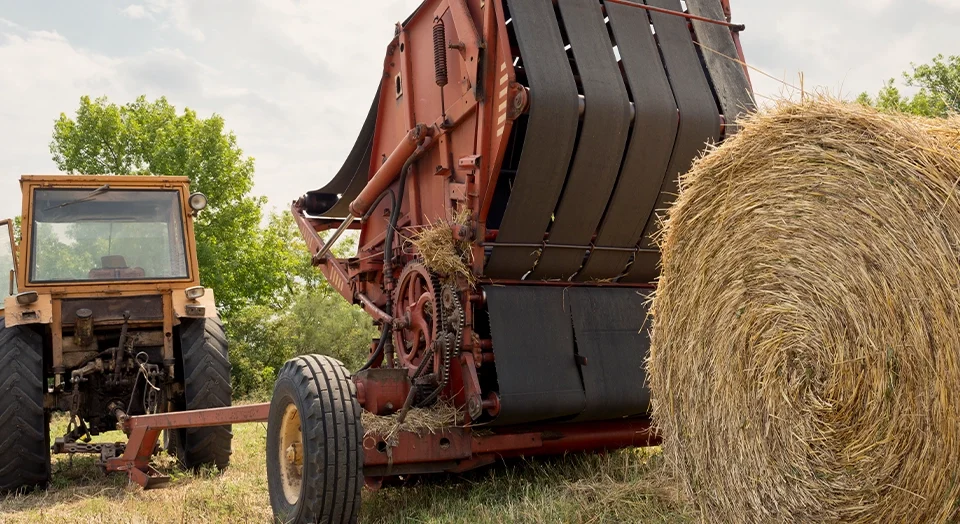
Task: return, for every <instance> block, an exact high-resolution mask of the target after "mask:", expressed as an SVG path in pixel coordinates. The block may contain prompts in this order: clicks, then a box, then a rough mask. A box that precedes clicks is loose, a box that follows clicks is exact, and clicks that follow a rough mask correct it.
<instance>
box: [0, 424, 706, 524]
mask: <svg viewBox="0 0 960 524" xmlns="http://www.w3.org/2000/svg"><path fill="white" fill-rule="evenodd" d="M65 424H66V419H64V418H56V419H54V428H52V431H51V433H52V434H54V435H59V434H62V433H63V431H62V430H63V427H64V426H65ZM122 437H123V435H122V434H121V433H118V432H117V433H111V434H107V435H101V436H100V437H98V438H97V440H98V441H104V442H110V441H122V440H123V438H122ZM265 443H266V428H265V426H264V425H263V424H242V425H237V426H234V441H233V448H234V449H233V457H232V461H231V465H230V467H229V468H228V469H227V470H226V471H225V472H224V473H222V474H217V473H214V472H212V471H201V472H200V473H186V472H183V471H180V470H179V469H177V467H176V464H175V462H174V460H173V459H171V458H170V457H167V456H165V455H161V456H159V457H157V458H156V460H155V466H156V467H157V468H158V469H160V470H161V471H164V472H166V473H167V474H170V475H171V476H172V477H173V480H172V482H171V484H169V485H168V486H167V487H166V488H163V489H157V490H150V491H143V490H141V489H140V488H139V487H130V486H128V485H127V482H126V476H124V475H120V474H111V475H105V474H104V473H102V472H101V471H100V470H99V468H98V467H97V466H96V465H95V464H94V461H93V458H91V457H81V456H76V457H74V458H73V460H72V461H71V460H70V459H69V458H68V457H64V456H55V457H54V464H53V481H52V485H51V487H50V489H49V490H48V491H46V492H44V493H33V494H27V495H20V496H8V497H6V498H5V499H2V500H0V522H3V523H8V522H10V523H14V522H17V523H19V522H24V523H26V522H30V523H33V522H51V523H52V522H57V523H63V522H85V523H87V522H89V523H114V522H124V523H127V522H131V523H141V522H142V523H167V522H184V523H186V522H189V523H193V522H231V523H233V522H264V523H266V522H270V521H271V518H272V514H271V512H270V503H269V500H268V497H267V484H266V472H265V471H266V470H265V465H264V447H265ZM658 465H659V455H658V454H656V453H655V452H650V451H644V450H631V451H622V452H618V453H612V454H608V455H604V456H597V455H593V456H569V457H566V458H555V459H550V460H524V461H517V462H512V463H510V464H498V465H496V466H491V467H490V468H487V469H484V470H480V471H476V472H471V473H468V474H465V475H456V476H438V477H427V478H418V479H408V480H406V481H403V482H400V481H398V482H397V484H400V485H391V486H388V487H384V488H382V489H381V490H379V491H377V492H369V491H365V492H364V495H363V510H362V514H361V522H364V523H367V522H370V523H394V522H396V523H400V522H418V523H419V522H423V523H444V522H456V523H461V522H462V523H467V522H469V523H487V522H490V523H493V522H497V523H499V522H524V523H526V522H535V523H536V522H542V523H548V522H549V523H560V522H564V523H565V522H596V523H607V522H663V523H674V522H687V521H688V520H689V515H685V514H684V511H683V510H682V509H681V507H680V506H679V505H678V504H676V503H675V502H674V500H675V497H674V495H673V493H672V492H671V491H670V490H669V489H668V488H666V487H665V486H666V485H668V483H667V482H663V481H662V480H660V474H659V473H658V471H659V467H658Z"/></svg>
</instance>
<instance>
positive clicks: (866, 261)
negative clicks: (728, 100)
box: [648, 97, 960, 522]
mask: <svg viewBox="0 0 960 524" xmlns="http://www.w3.org/2000/svg"><path fill="white" fill-rule="evenodd" d="M958 179H960V121H958V120H957V119H952V120H927V119H921V118H916V117H908V116H904V115H899V114H890V113H881V112H878V111H876V110H873V109H871V108H868V107H863V106H861V105H858V104H846V103H841V102H838V101H835V100H831V99H827V98H822V97H821V98H815V99H812V100H806V101H803V102H800V103H786V102H782V103H780V104H779V105H778V106H777V107H775V108H773V109H772V110H769V111H766V112H763V113H759V114H754V115H751V116H748V117H747V118H746V119H745V120H744V121H743V122H742V123H741V131H740V132H739V133H738V134H737V135H736V136H734V137H732V138H730V139H728V140H727V141H726V142H724V143H723V144H722V145H721V146H719V147H718V148H716V149H715V150H714V151H712V152H711V153H709V154H707V155H706V156H704V157H703V158H701V159H699V160H698V161H697V162H696V163H695V165H694V167H693V169H692V170H691V171H690V172H689V173H688V174H687V175H685V176H684V177H683V178H682V181H681V182H682V183H681V186H682V190H681V193H680V196H679V197H678V200H677V202H676V204H675V206H674V207H672V208H671V209H670V210H669V212H668V214H667V217H666V220H665V225H664V230H663V233H662V236H661V238H660V247H661V250H662V252H663V258H662V272H661V277H660V281H659V285H658V289H657V292H656V296H655V298H654V300H653V306H652V316H653V327H652V333H651V336H652V347H651V351H650V357H649V362H648V372H649V381H650V387H651V389H652V393H653V396H654V417H655V420H656V422H657V424H658V427H659V430H660V431H661V434H662V436H663V450H664V455H665V458H666V460H667V463H668V465H669V467H670V468H671V470H672V476H674V477H676V478H677V479H678V481H679V482H680V484H681V486H680V488H681V490H682V492H683V493H684V494H685V495H686V496H687V497H689V498H690V499H691V501H692V502H693V503H694V504H695V506H696V507H697V508H698V510H699V512H700V515H701V516H702V518H703V520H705V521H710V522H838V521H843V522H948V521H956V520H958V519H960V509H958V508H960V397H958V395H960V195H958V191H957V181H958Z"/></svg>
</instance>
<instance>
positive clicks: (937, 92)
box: [857, 55, 960, 118]
mask: <svg viewBox="0 0 960 524" xmlns="http://www.w3.org/2000/svg"><path fill="white" fill-rule="evenodd" d="M911 66H912V68H913V71H912V72H909V73H904V74H903V78H904V82H905V83H906V85H907V86H910V87H918V88H919V91H917V92H916V94H914V95H913V96H912V97H908V96H903V95H901V94H900V90H899V89H898V88H897V87H896V86H895V85H894V80H893V79H892V78H891V79H890V80H888V81H887V82H886V83H885V84H884V86H883V88H882V89H881V90H880V92H879V93H878V94H877V96H876V98H872V97H870V95H868V94H867V93H861V94H860V96H859V97H857V101H858V102H860V103H861V104H865V105H872V106H875V107H877V108H879V109H883V110H888V111H902V112H905V113H911V114H914V115H920V116H928V117H940V118H942V117H946V116H948V115H950V114H953V113H960V56H951V57H948V58H944V56H943V55H937V56H936V57H935V58H934V59H933V61H932V62H931V63H930V64H924V65H919V66H918V65H915V64H911Z"/></svg>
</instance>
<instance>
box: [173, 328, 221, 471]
mask: <svg viewBox="0 0 960 524" xmlns="http://www.w3.org/2000/svg"><path fill="white" fill-rule="evenodd" d="M180 355H181V366H182V368H181V369H182V370H183V389H184V399H183V401H182V402H181V403H180V405H179V406H177V408H179V409H180V410H188V411H192V410H195V409H207V408H222V407H227V406H229V405H230V403H231V395H232V394H233V389H232V387H231V386H230V360H229V358H228V357H227V337H226V335H225V334H224V332H223V325H222V324H220V321H219V320H218V319H216V318H206V319H203V318H201V319H181V321H180ZM164 433H166V435H165V439H164V440H166V445H167V451H168V452H169V453H171V454H172V455H174V456H176V457H177V459H178V460H179V461H180V463H181V464H183V466H184V467H185V468H188V469H196V468H199V467H201V466H216V467H217V468H218V469H221V470H222V469H224V468H226V467H227V465H228V464H229V463H230V453H231V451H230V445H231V442H232V441H233V433H232V432H231V426H215V427H203V428H186V429H174V430H168V431H166V432H164Z"/></svg>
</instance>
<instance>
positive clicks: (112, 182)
mask: <svg viewBox="0 0 960 524" xmlns="http://www.w3.org/2000/svg"><path fill="white" fill-rule="evenodd" d="M20 184H21V189H22V192H23V215H22V217H23V219H22V225H21V237H22V240H21V242H20V244H19V246H15V245H14V242H13V238H14V237H13V234H12V228H11V224H10V222H9V221H5V223H6V226H7V232H8V234H7V236H6V239H5V240H2V241H0V249H2V251H3V252H2V253H0V264H4V263H5V264H6V266H7V269H10V271H9V291H10V296H8V297H7V298H6V299H5V300H4V311H3V317H2V320H3V322H2V324H0V391H2V392H3V394H2V395H0V492H10V491H18V490H22V489H29V488H32V487H43V486H45V485H46V484H47V482H48V480H49V478H50V454H51V451H53V452H54V453H71V454H72V453H92V454H95V455H99V456H100V460H101V462H103V463H105V462H106V461H107V460H109V459H111V458H114V457H117V456H119V455H120V454H121V453H122V452H123V450H124V444H123V443H115V444H103V443H91V440H92V439H91V437H92V436H95V435H98V434H100V433H103V432H107V431H112V430H116V429H117V428H118V426H122V423H123V422H124V421H125V420H126V419H127V418H129V417H131V416H134V415H142V414H152V413H164V412H174V411H184V410H195V409H202V408H217V407H224V406H229V405H230V396H231V387H230V362H229V360H228V358H227V339H226V337H225V336H224V332H223V327H222V325H221V323H220V320H219V318H218V315H217V309H216V304H215V301H214V295H213V290H211V289H206V288H204V287H203V286H201V285H200V273H199V268H198V265H197V249H196V244H195V241H194V231H193V218H194V217H195V216H196V214H197V213H198V212H199V211H200V210H202V209H203V208H204V207H205V206H206V197H205V196H204V195H203V194H201V193H193V194H191V193H190V190H189V180H188V179H187V178H185V177H152V176H74V175H51V176H24V177H22V178H21V180H20ZM0 223H3V222H0ZM0 236H2V235H0ZM4 244H5V245H4ZM14 252H16V256H14ZM0 269H3V267H0ZM56 411H61V412H65V413H67V414H68V417H69V422H68V425H67V429H66V432H65V434H63V435H54V437H55V442H54V444H53V446H52V448H51V445H50V416H51V414H52V413H53V412H56ZM231 438H232V436H231V428H230V426H216V427H204V428H189V429H174V430H169V431H166V432H165V434H164V444H165V446H166V448H167V450H168V451H169V452H170V453H171V454H173V455H175V456H176V457H177V458H178V459H179V460H180V462H181V463H182V464H183V465H184V466H185V467H189V468H193V467H198V466H202V465H214V466H216V467H219V468H224V467H226V466H227V464H228V462H229V458H230V444H231Z"/></svg>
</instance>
